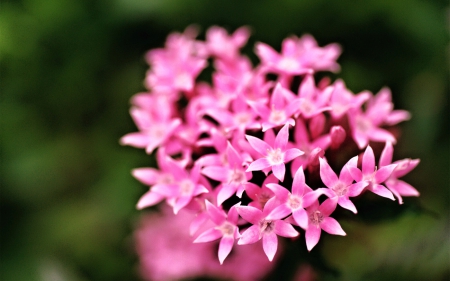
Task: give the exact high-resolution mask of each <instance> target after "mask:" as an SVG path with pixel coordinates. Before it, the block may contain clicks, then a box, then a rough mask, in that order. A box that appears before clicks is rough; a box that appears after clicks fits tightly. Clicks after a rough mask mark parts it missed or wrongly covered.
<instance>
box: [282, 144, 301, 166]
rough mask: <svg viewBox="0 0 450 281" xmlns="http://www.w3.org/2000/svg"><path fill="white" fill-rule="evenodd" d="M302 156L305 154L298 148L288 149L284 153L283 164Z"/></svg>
mask: <svg viewBox="0 0 450 281" xmlns="http://www.w3.org/2000/svg"><path fill="white" fill-rule="evenodd" d="M303 154H305V153H304V152H303V151H301V150H300V149H298V148H290V149H288V150H286V152H284V158H283V162H284V163H287V162H289V161H291V160H292V159H295V158H297V157H299V156H300V155H303Z"/></svg>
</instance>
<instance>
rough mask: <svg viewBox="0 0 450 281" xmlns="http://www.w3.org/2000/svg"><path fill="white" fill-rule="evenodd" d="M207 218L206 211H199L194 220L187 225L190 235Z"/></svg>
mask: <svg viewBox="0 0 450 281" xmlns="http://www.w3.org/2000/svg"><path fill="white" fill-rule="evenodd" d="M207 220H208V214H207V213H206V212H203V213H199V214H197V216H196V217H195V218H194V220H193V221H192V222H191V224H190V225H189V234H190V235H191V236H192V235H194V234H195V233H196V232H197V230H198V229H199V228H200V226H202V224H204V223H205V222H206V221H207Z"/></svg>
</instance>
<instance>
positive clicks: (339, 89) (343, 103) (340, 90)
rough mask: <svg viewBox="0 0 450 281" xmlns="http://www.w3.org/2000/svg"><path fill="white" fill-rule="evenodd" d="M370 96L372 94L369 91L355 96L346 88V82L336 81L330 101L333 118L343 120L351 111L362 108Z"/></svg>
mask: <svg viewBox="0 0 450 281" xmlns="http://www.w3.org/2000/svg"><path fill="white" fill-rule="evenodd" d="M370 96H371V94H370V93H369V92H367V91H364V92H361V93H359V94H357V95H355V94H353V93H352V92H350V91H349V90H348V89H347V88H346V87H345V83H344V81H342V80H341V79H338V80H336V82H334V89H333V92H332V94H331V97H330V101H329V105H330V106H331V111H330V113H331V116H332V117H333V118H334V119H339V118H341V117H342V116H343V115H344V114H345V113H347V111H348V110H349V109H351V108H360V107H361V106H362V105H363V103H364V102H366V101H367V100H368V99H369V98H370Z"/></svg>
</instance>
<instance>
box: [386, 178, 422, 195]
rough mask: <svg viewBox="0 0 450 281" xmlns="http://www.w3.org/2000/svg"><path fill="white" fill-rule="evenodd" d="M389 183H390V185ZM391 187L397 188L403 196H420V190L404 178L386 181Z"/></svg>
mask: <svg viewBox="0 0 450 281" xmlns="http://www.w3.org/2000/svg"><path fill="white" fill-rule="evenodd" d="M388 184H389V185H388ZM386 185H387V186H388V188H389V189H391V190H392V189H395V190H396V191H397V192H398V193H399V194H401V195H403V196H419V195H420V194H419V191H417V190H416V189H415V188H414V187H413V186H412V185H410V184H409V183H406V182H404V181H402V180H396V181H394V182H393V183H391V182H390V181H388V182H386Z"/></svg>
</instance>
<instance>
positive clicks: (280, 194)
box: [266, 183, 289, 202]
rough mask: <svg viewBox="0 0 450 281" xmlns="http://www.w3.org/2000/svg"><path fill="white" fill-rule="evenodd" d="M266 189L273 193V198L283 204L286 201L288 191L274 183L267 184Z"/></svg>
mask: <svg viewBox="0 0 450 281" xmlns="http://www.w3.org/2000/svg"><path fill="white" fill-rule="evenodd" d="M266 187H267V188H269V189H270V190H272V191H273V193H274V194H275V196H276V197H277V198H278V199H279V200H280V201H281V202H284V201H286V200H287V198H288V196H289V191H288V190H287V189H286V188H285V187H283V186H281V185H279V184H276V183H269V184H266Z"/></svg>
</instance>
